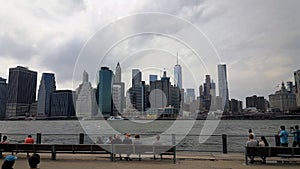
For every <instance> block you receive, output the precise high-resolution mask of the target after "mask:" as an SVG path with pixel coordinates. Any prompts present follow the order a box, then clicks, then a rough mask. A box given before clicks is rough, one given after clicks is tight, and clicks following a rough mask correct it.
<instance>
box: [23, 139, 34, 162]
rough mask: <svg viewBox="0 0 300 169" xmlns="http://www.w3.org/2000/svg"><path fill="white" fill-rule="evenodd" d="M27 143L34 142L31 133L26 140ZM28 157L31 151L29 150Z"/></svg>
mask: <svg viewBox="0 0 300 169" xmlns="http://www.w3.org/2000/svg"><path fill="white" fill-rule="evenodd" d="M24 143H25V144H34V139H33V138H32V136H31V135H28V136H27V138H25V140H24ZM27 157H29V153H28V152H27Z"/></svg>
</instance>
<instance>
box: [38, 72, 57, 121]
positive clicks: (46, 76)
mask: <svg viewBox="0 0 300 169" xmlns="http://www.w3.org/2000/svg"><path fill="white" fill-rule="evenodd" d="M55 90H56V85H55V76H54V74H53V73H43V74H42V78H41V82H40V86H39V90H38V102H37V116H38V117H46V116H49V115H50V113H51V96H52V93H53V91H55Z"/></svg>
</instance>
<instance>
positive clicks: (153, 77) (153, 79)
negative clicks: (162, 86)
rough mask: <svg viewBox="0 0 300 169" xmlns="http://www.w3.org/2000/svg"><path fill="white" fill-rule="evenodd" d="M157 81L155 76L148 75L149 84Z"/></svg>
mask: <svg viewBox="0 0 300 169" xmlns="http://www.w3.org/2000/svg"><path fill="white" fill-rule="evenodd" d="M156 80H157V75H149V84H150V83H151V82H154V81H156Z"/></svg>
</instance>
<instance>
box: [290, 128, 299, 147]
mask: <svg viewBox="0 0 300 169" xmlns="http://www.w3.org/2000/svg"><path fill="white" fill-rule="evenodd" d="M291 134H293V136H294V142H293V147H296V146H298V147H300V130H299V126H298V125H296V126H295V130H292V131H291Z"/></svg>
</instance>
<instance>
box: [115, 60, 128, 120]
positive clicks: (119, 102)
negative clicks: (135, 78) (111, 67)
mask: <svg viewBox="0 0 300 169" xmlns="http://www.w3.org/2000/svg"><path fill="white" fill-rule="evenodd" d="M121 75H122V71H121V66H120V63H119V62H118V64H117V67H116V71H115V75H114V83H113V86H112V101H113V115H114V116H117V115H120V114H122V113H123V109H124V106H125V103H124V100H125V95H124V92H125V83H123V82H122V78H121Z"/></svg>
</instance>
